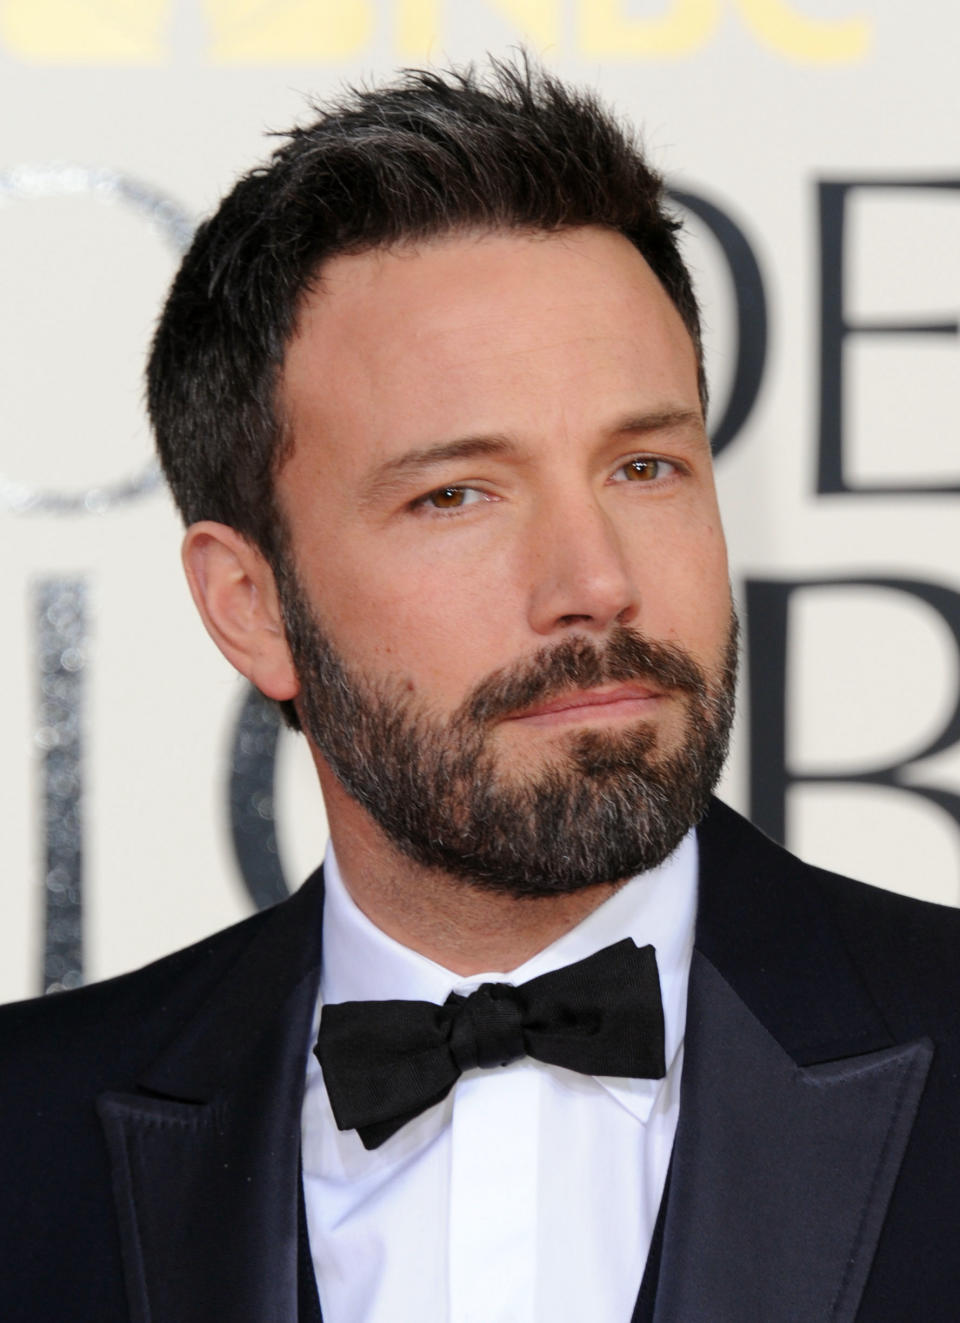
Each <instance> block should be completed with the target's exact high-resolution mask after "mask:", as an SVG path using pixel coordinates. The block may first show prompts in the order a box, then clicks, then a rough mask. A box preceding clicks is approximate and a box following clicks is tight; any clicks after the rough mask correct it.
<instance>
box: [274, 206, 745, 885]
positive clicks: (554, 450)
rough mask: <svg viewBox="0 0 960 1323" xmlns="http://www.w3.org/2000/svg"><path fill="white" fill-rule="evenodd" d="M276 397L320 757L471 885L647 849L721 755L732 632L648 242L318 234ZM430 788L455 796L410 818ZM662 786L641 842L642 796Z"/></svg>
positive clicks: (403, 837)
mask: <svg viewBox="0 0 960 1323" xmlns="http://www.w3.org/2000/svg"><path fill="white" fill-rule="evenodd" d="M284 407H285V411H286V415H287V419H288V422H289V424H290V425H291V427H292V430H293V435H294V438H295V444H294V449H293V454H292V456H291V458H290V459H289V460H288V461H287V463H286V464H285V465H284V467H283V469H282V470H281V473H280V474H279V477H278V481H277V494H278V500H279V503H280V505H281V508H282V510H283V512H284V514H285V517H286V519H287V522H288V526H289V531H290V542H291V556H292V560H293V564H294V566H295V568H296V575H297V580H298V583H299V592H298V593H288V594H287V601H286V607H287V618H288V627H289V632H290V635H291V643H292V646H293V651H294V656H295V661H296V664H297V669H298V673H299V675H300V680H301V699H300V706H301V709H302V715H303V719H304V725H305V728H306V730H307V733H308V737H309V738H311V741H312V743H313V744H314V747H315V753H316V754H317V756H318V762H319V764H320V766H321V774H322V775H323V770H324V766H325V765H326V767H327V769H328V770H329V768H330V767H332V768H333V770H334V771H335V773H336V774H337V775H338V776H339V777H340V780H341V781H342V782H343V783H345V784H346V786H347V788H348V790H349V791H350V792H351V794H352V795H353V796H354V797H355V798H356V799H357V800H359V801H360V802H361V803H364V804H365V805H366V807H367V808H368V810H369V811H370V812H371V814H372V816H373V817H375V818H377V819H378V820H379V822H380V825H381V827H382V828H383V829H384V830H385V831H386V832H387V835H388V836H392V837H393V838H394V839H395V842H396V843H397V844H399V845H400V846H401V848H403V849H404V850H405V851H406V852H407V853H410V854H413V855H414V857H416V858H419V859H420V860H421V862H424V863H428V864H435V865H438V866H441V867H445V868H447V869H448V871H452V872H461V873H463V874H464V875H466V876H471V877H473V878H474V880H477V881H481V882H485V883H486V884H487V885H491V886H498V885H500V886H503V887H505V888H506V889H508V890H513V891H517V890H526V891H527V892H528V893H529V892H531V891H532V892H534V893H542V892H544V891H549V890H551V889H557V890H569V889H573V888H574V887H576V886H580V885H585V884H588V883H590V882H598V881H604V880H607V881H609V880H614V879H615V878H616V877H618V876H622V875H624V872H631V871H635V869H636V868H638V867H646V866H650V864H651V863H655V862H657V857H662V856H663V854H665V853H666V852H667V851H668V850H669V849H671V848H673V845H675V844H676V842H677V840H678V839H679V836H680V835H682V834H683V831H684V830H686V827H687V826H689V825H690V822H691V821H692V818H693V816H695V815H696V814H697V813H698V812H700V811H702V807H703V801H704V796H705V794H706V791H707V790H708V789H709V787H710V785H712V783H713V780H714V779H715V777H716V775H717V774H718V772H719V763H720V761H722V752H723V748H724V745H725V738H726V729H727V726H728V725H729V719H730V708H731V697H732V694H731V689H732V676H731V671H732V667H731V656H732V654H731V647H732V644H731V611H730V601H729V590H728V585H727V569H726V558H725V551H724V544H723V537H722V532H721V529H720V521H719V515H718V512H717V507H716V498H715V491H714V485H713V477H712V469H711V464H710V456H709V447H708V444H707V440H706V436H705V433H704V429H703V422H702V418H701V414H700V406H699V399H698V391H697V371H696V361H695V356H694V351H693V347H692V345H691V342H690V339H689V336H688V334H687V332H686V330H685V328H684V326H683V324H682V322H681V320H680V317H679V315H678V313H677V312H676V310H675V309H674V308H673V305H672V304H671V303H670V301H669V299H668V298H667V296H666V294H665V293H664V292H663V290H662V288H661V286H660V285H659V282H658V281H657V280H656V278H655V277H654V276H653V274H652V273H651V271H650V269H649V268H648V266H647V265H646V263H645V261H644V260H643V258H641V257H640V255H639V254H638V253H637V251H636V250H635V249H634V248H633V247H632V245H630V244H629V243H628V242H627V240H625V239H624V238H623V237H622V236H619V235H616V234H613V233H610V232H607V231H604V230H600V229H582V230H577V231H571V232H567V233H563V234H555V235H539V234H538V235H533V236H525V235H519V234H513V233H508V232H501V233H496V234H492V235H483V236H469V237H463V236H461V237H456V238H448V239H444V240H442V241H435V242H431V243H425V244H423V245H421V246H419V247H417V248H406V249H403V250H397V251H393V252H388V251H377V252H374V253H369V254H364V255H360V256H350V257H340V258H337V259H334V260H333V261H331V262H330V263H329V264H327V266H326V267H325V268H324V269H323V272H322V277H321V280H320V282H319V286H318V289H317V291H316V292H315V293H314V294H313V295H311V297H310V298H309V299H308V301H307V303H306V306H305V308H304V311H303V315H302V317H301V321H300V326H299V330H298V334H297V336H296V338H295V339H294V341H293V343H292V345H291V347H290V350H289V352H288V356H287V360H286V364H285V372H284ZM344 722H347V723H348V725H349V727H351V729H349V730H348V732H346V735H345V737H344V734H343V731H342V728H343V723H344ZM371 723H372V724H371ZM361 737H362V738H361ZM364 744H366V746H367V747H363V746H364ZM378 763H379V764H380V766H379V767H377V766H375V764H378ZM411 763H416V764H418V766H415V767H411ZM385 769H386V771H387V777H386V783H385V780H384V774H383V773H384V770H385ZM420 770H423V771H424V773H425V774H426V775H427V778H428V779H427V780H426V781H424V780H423V778H422V777H421V778H420V780H419V781H418V780H417V779H416V775H417V774H418V773H419V771H420ZM411 773H413V774H414V776H413V779H411ZM692 783H695V784H692ZM391 786H392V787H393V792H392V793H391V789H390V787H391ZM645 787H646V793H645ZM425 795H426V796H428V797H432V798H433V799H437V798H438V797H439V798H441V799H445V800H446V803H445V805H440V806H439V807H440V808H442V809H443V812H444V814H445V816H440V817H438V816H437V813H436V812H434V808H435V807H437V806H436V805H433V804H427V805H424V806H423V811H422V812H421V811H420V809H419V808H418V807H417V806H413V811H412V817H413V818H414V819H417V818H418V821H416V822H412V820H411V805H410V801H411V799H412V798H414V797H417V798H423V797H424V796H425ZM671 795H672V796H673V798H674V800H676V801H677V803H676V804H675V805H674V810H673V811H672V812H670V813H668V814H667V816H668V817H669V818H670V819H671V821H670V823H669V825H668V826H667V827H666V828H661V829H658V830H656V831H654V832H653V835H654V836H655V837H656V841H655V842H653V843H651V840H650V836H651V833H650V831H649V830H648V828H649V824H648V823H647V824H644V823H643V822H641V823H640V827H639V828H637V827H636V820H637V819H638V818H639V819H643V818H644V816H645V815H646V816H648V817H649V816H650V815H651V814H652V815H653V816H655V817H662V816H663V812H662V810H663V801H664V800H669V799H670V797H671ZM383 801H390V803H388V805H387V807H386V808H384V807H383ZM614 801H616V802H617V803H618V804H619V809H618V810H617V812H616V813H614V814H613V816H611V815H610V813H609V812H605V810H604V804H609V803H612V802H614ZM591 803H596V804H598V805H599V807H598V809H597V813H596V814H595V817H596V821H595V822H594V823H593V824H592V828H591V830H590V831H589V832H588V835H589V836H590V838H591V839H590V840H589V842H587V843H586V844H585V843H584V842H583V841H581V842H580V846H581V848H572V847H571V846H570V844H569V843H568V842H564V840H563V839H562V838H563V835H564V832H572V833H574V834H575V833H576V832H577V831H578V830H579V824H581V823H582V820H583V818H584V814H585V813H588V810H589V805H590V804H591ZM511 815H512V816H511ZM537 815H539V818H540V821H539V825H537V824H533V827H532V828H531V829H530V831H528V832H527V838H528V839H527V840H526V843H525V845H524V843H523V842H522V841H519V842H518V838H519V837H521V836H523V834H524V833H523V828H524V823H527V824H528V826H529V820H530V819H531V817H532V816H533V817H536V816H537ZM597 815H599V816H597ZM398 818H402V821H399V822H398V821H396V819H398ZM494 821H496V823H497V829H494V827H493V825H492V824H493V823H494ZM504 823H507V824H508V830H507V831H506V832H504V831H503V824H504ZM631 825H633V828H634V834H635V835H638V836H642V837H644V841H643V842H640V841H638V843H637V844H635V846H634V847H632V849H631V850H628V851H627V852H626V854H624V852H623V851H622V850H621V851H619V852H618V853H616V855H615V856H614V855H610V857H609V858H606V859H603V860H598V861H597V864H596V867H595V868H594V869H593V872H592V873H591V874H590V876H586V875H585V868H586V860H588V859H589V858H592V857H593V856H594V854H595V852H596V850H597V849H598V848H599V842H598V840H597V839H596V838H597V837H598V834H599V835H603V836H607V835H610V834H611V833H612V834H614V835H616V834H622V833H623V832H624V831H629V830H630V829H631ZM586 826H590V824H586ZM594 828H595V829H596V830H593V829H594ZM497 835H499V836H500V837H502V841H501V844H500V846H499V847H498V849H497V850H494V851H493V854H491V853H490V849H489V848H488V847H490V844H491V842H490V839H487V838H492V837H494V836H497ZM554 838H559V839H558V840H557V845H556V848H555V849H554V850H553V853H552V858H551V860H550V861H549V863H548V865H547V867H546V868H545V869H544V870H543V873H542V876H541V877H540V878H539V881H537V880H532V881H529V882H527V883H526V884H523V885H521V883H520V879H521V878H527V879H529V877H530V868H531V867H532V860H531V859H530V858H528V857H526V856H529V855H530V854H531V853H532V852H533V851H534V850H536V851H537V853H538V855H539V854H542V851H543V850H544V849H545V848H547V847H548V846H549V843H550V841H551V840H553V839H554ZM431 839H432V845H431ZM644 842H645V843H644ZM521 845H523V847H524V848H522V849H520V848H519V846H521ZM484 851H486V854H484ZM548 853H549V851H548ZM601 853H602V851H601ZM520 856H524V857H523V858H521V857H520ZM654 856H657V857H654ZM573 857H576V860H577V863H576V866H574V865H573V864H569V865H568V866H567V867H566V872H565V874H564V860H570V859H572V858H573ZM511 860H512V863H511ZM558 869H559V871H560V873H561V874H564V876H562V877H557V876H556V874H557V870H558ZM611 869H615V870H618V871H613V872H611V871H610V870H611ZM588 871H589V870H588ZM505 873H506V874H509V875H510V877H509V878H506V877H505ZM548 873H549V875H550V876H549V878H548V876H547V874H548ZM498 878H499V881H498ZM551 878H552V879H554V880H553V881H551V880H550V879H551ZM510 879H512V880H510Z"/></svg>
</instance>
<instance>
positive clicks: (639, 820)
mask: <svg viewBox="0 0 960 1323" xmlns="http://www.w3.org/2000/svg"><path fill="white" fill-rule="evenodd" d="M284 577H285V578H286V579H287V581H286V583H285V584H284V589H283V592H282V597H283V607H284V620H285V624H286V630H287V637H288V640H289V644H290V649H291V653H292V655H293V660H294V664H295V666H296V670H297V675H298V678H299V680H300V685H301V689H300V697H299V700H298V704H297V708H298V713H299V716H300V721H301V723H302V725H303V728H304V730H305V731H306V732H307V734H308V735H309V736H310V738H311V739H312V740H313V742H314V744H315V745H316V746H317V748H318V749H319V750H320V752H321V753H322V754H323V756H324V757H325V759H326V760H327V762H328V763H329V764H330V766H331V768H332V769H333V771H334V772H335V774H336V775H337V777H338V778H339V780H340V781H341V782H342V784H343V786H344V787H345V788H346V790H347V791H348V792H349V793H350V794H351V795H352V796H353V798H354V799H355V800H357V802H358V803H360V804H361V805H363V807H364V808H365V809H366V810H367V811H368V813H369V814H370V816H371V817H372V818H373V819H374V821H375V822H376V823H377V824H378V825H379V826H380V828H381V829H382V830H383V831H384V833H385V834H386V835H387V836H388V837H389V839H390V840H391V841H392V842H393V843H394V845H396V846H397V847H398V848H399V849H400V850H401V851H402V852H403V853H404V854H406V855H407V856H408V857H410V858H411V859H413V860H415V861H416V862H417V863H418V864H421V865H423V866H424V867H426V868H431V869H441V870H442V871H443V872H445V873H447V874H450V875H452V876H455V877H459V878H461V879H462V880H464V881H466V882H469V883H472V884H474V885H476V886H479V887H483V888H485V889H487V890H490V891H496V892H499V893H501V894H507V895H511V896H515V897H533V896H551V895H561V894H565V893H569V892H573V891H578V890H580V889H581V888H583V887H590V886H596V885H599V884H602V883H612V882H616V881H619V880H620V879H623V878H627V877H630V876H631V875H632V874H634V873H639V872H644V871H645V870H647V869H649V868H653V867H655V866H656V865H657V864H659V863H662V861H663V860H664V859H666V857H667V856H668V855H669V854H670V853H671V852H672V851H673V850H674V849H675V848H676V846H677V845H678V844H679V843H680V841H681V840H682V838H683V837H684V835H685V834H686V833H687V831H688V830H689V829H690V828H691V827H692V826H694V825H695V824H696V823H697V822H699V820H700V818H701V817H702V816H703V814H704V813H705V812H706V808H707V804H708V802H709V797H710V793H711V791H712V790H713V788H714V786H715V785H716V782H717V780H718V778H719V776H720V772H721V769H722V767H723V763H724V760H725V758H726V752H727V744H728V739H729V733H730V726H731V723H732V720H733V707H734V688H735V682H736V663H737V624H736V617H735V616H734V615H733V613H732V612H731V624H730V633H729V638H728V641H727V651H726V656H725V658H724V662H723V664H722V666H721V667H720V668H719V670H718V673H717V674H716V675H715V676H713V677H711V679H710V680H709V681H708V679H707V677H706V676H705V674H704V672H703V671H702V669H701V668H700V667H699V666H698V665H697V664H696V663H695V662H694V661H693V659H692V658H691V657H690V656H689V655H688V654H687V653H686V652H684V651H683V650H682V649H681V648H678V647H676V646H675V645H672V644H664V643H655V642H653V641H651V640H648V639H644V638H643V637H642V636H641V635H640V634H638V633H636V632H635V631H633V630H631V629H627V628H624V627H622V626H617V627H616V628H615V629H614V631H613V632H612V633H611V634H610V635H609V636H608V637H607V638H606V639H604V640H603V641H602V642H594V641H593V640H591V639H589V638H585V637H584V636H582V635H578V636H576V637H571V638H569V639H567V640H565V641H564V642H562V643H559V644H555V645H553V646H552V647H545V648H543V649H541V650H540V651H539V652H537V653H535V654H534V655H533V656H532V657H530V658H528V659H526V660H525V661H523V662H520V663H517V664H516V665H514V666H510V667H504V668H503V669H502V670H500V671H497V672H496V673H494V674H493V675H491V676H489V677H488V678H487V679H486V680H484V681H482V682H481V683H480V684H479V685H478V686H477V687H476V689H474V691H473V692H472V693H471V694H469V695H468V696H467V698H466V700H465V701H464V702H463V703H462V704H461V706H460V707H459V708H458V710H457V711H456V712H455V713H454V715H453V716H452V717H450V718H448V719H446V720H438V719H436V718H434V717H432V716H430V715H429V714H428V713H427V712H425V711H424V710H423V709H422V707H421V706H420V705H419V704H418V702H417V700H416V699H415V698H413V697H411V695H410V694H409V692H406V691H405V690H404V689H403V687H402V685H401V682H400V681H399V680H395V681H394V682H392V683H389V682H385V683H383V684H381V685H375V684H373V683H371V682H370V681H369V680H367V679H366V678H363V677H361V676H359V675H358V674H356V673H352V672H350V671H348V669H347V667H346V665H345V664H344V662H343V660H342V659H341V658H340V657H339V656H338V655H337V653H336V652H335V650H334V649H333V647H332V645H331V643H330V641H329V639H328V638H327V637H326V636H325V635H324V633H323V631H322V630H321V628H320V626H319V624H318V622H317V620H316V617H315V616H314V614H313V612H312V610H311V608H310V606H309V604H308V602H307V601H306V598H305V596H304V594H303V592H302V590H300V589H299V588H298V587H296V586H292V585H291V583H290V580H289V578H288V577H287V576H284ZM629 680H639V681H643V682H652V683H653V684H655V685H657V686H658V687H659V688H661V689H664V690H666V691H669V692H671V693H673V694H675V695H680V696H681V700H680V701H683V702H685V704H686V719H685V729H684V733H683V738H682V741H681V744H680V746H679V747H678V748H677V750H676V751H675V752H673V753H671V754H668V755H665V756H657V752H656V744H657V737H656V732H655V731H654V730H653V728H652V727H651V726H649V725H645V724H638V725H637V726H636V727H634V728H632V729H629V730H625V731H609V730H603V731H585V732H584V731H581V732H579V733H572V734H570V735H569V736H568V737H567V738H565V739H563V740H562V741H559V740H558V741H557V749H556V754H555V756H554V758H553V760H552V761H551V762H550V763H548V764H547V765H546V766H545V767H544V768H543V770H542V771H541V772H539V774H528V775H525V776H522V777H518V778H517V779H516V780H512V779H510V777H509V775H508V774H506V772H505V769H504V768H503V767H502V766H500V765H498V759H497V756H496V753H495V751H494V749H492V748H491V741H490V735H489V732H490V729H491V727H492V725H493V724H494V723H495V722H496V721H497V720H498V719H500V718H502V717H505V716H509V715H511V714H513V713H515V712H517V711H518V710H522V709H525V708H527V707H529V706H531V705H532V704H534V703H540V702H543V701H548V700H549V699H551V698H553V697H555V696H556V695H557V694H559V693H561V692H563V691H565V690H568V689H582V688H590V687H593V686H595V685H598V684H603V683H610V682H613V681H629Z"/></svg>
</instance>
